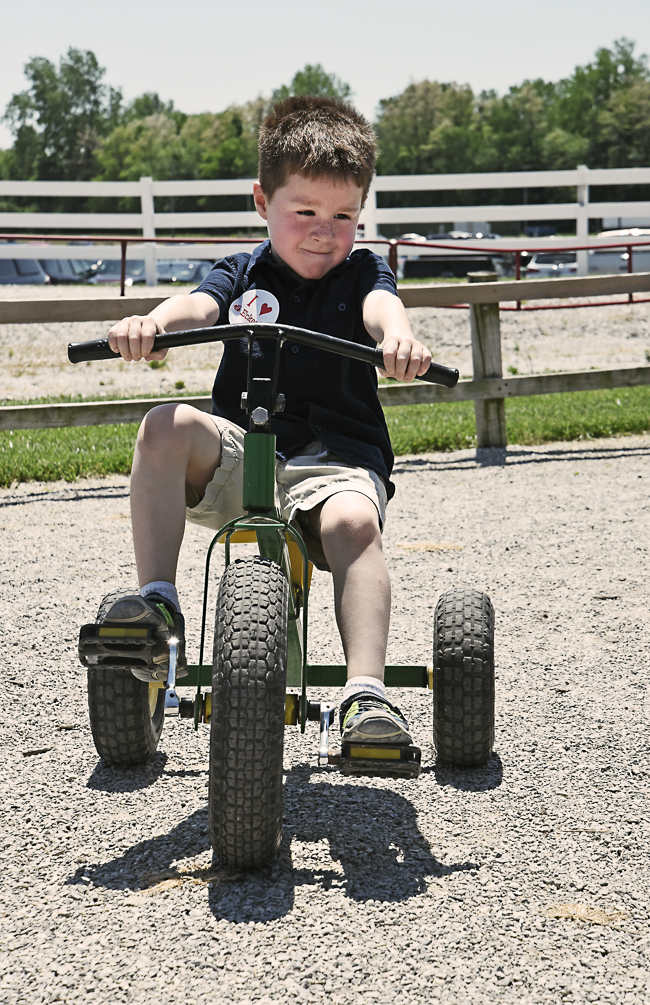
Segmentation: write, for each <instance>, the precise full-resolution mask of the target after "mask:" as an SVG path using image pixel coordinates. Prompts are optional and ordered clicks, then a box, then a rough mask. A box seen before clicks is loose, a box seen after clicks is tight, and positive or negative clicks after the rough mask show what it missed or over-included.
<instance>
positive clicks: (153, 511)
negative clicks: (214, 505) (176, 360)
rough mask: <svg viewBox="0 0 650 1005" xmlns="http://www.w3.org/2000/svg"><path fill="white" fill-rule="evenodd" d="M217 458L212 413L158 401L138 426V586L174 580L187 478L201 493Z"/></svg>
mask: <svg viewBox="0 0 650 1005" xmlns="http://www.w3.org/2000/svg"><path fill="white" fill-rule="evenodd" d="M220 461H221V437H220V435H219V430H218V429H217V427H216V425H215V424H214V421H213V420H212V418H211V417H210V416H209V415H208V414H206V413H205V412H200V411H199V410H198V409H197V408H192V407H191V406H190V405H158V406H157V407H156V408H153V409H152V410H151V411H150V412H149V413H148V414H147V415H146V416H145V418H144V420H143V422H142V425H141V426H140V430H139V432H138V440H137V443H136V447H135V454H134V457H133V473H132V475H131V521H132V525H133V545H134V549H135V561H136V566H137V569H138V582H139V585H140V586H144V585H145V584H146V583H151V582H154V581H164V582H167V583H174V582H175V581H176V566H177V563H178V553H179V551H180V547H181V543H182V541H183V533H184V530H185V506H186V503H185V484H186V483H187V484H188V485H190V486H191V487H192V488H193V489H195V490H196V491H197V492H198V494H199V495H200V496H203V494H204V493H205V489H206V487H207V485H208V484H209V483H210V481H211V480H212V477H213V475H214V472H215V470H216V468H218V467H219V464H220Z"/></svg>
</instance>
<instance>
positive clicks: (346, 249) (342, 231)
mask: <svg viewBox="0 0 650 1005" xmlns="http://www.w3.org/2000/svg"><path fill="white" fill-rule="evenodd" d="M253 197H254V199H255V205H256V207H257V211H258V213H259V214H260V216H261V217H263V219H264V220H266V221H267V224H268V228H269V237H270V239H271V245H272V248H273V251H274V253H275V255H276V256H277V257H278V258H280V259H281V260H282V261H283V262H284V264H285V265H288V266H289V268H290V269H293V271H294V272H296V273H297V274H298V275H299V276H302V278H303V279H321V278H322V277H323V276H324V275H326V273H328V272H329V271H330V269H333V268H335V267H336V266H337V265H340V264H341V262H343V261H345V259H346V258H347V257H348V255H349V254H350V251H351V250H352V246H353V244H354V238H355V236H356V232H357V223H358V220H359V213H360V212H361V202H362V199H363V190H362V189H360V188H359V187H358V186H357V185H355V184H354V183H353V182H347V181H346V182H339V181H334V180H333V179H331V178H327V177H323V178H307V177H305V176H304V175H301V174H292V175H289V178H288V180H287V183H286V184H285V185H283V186H282V188H279V189H277V191H276V192H275V193H274V195H273V196H272V197H271V199H267V198H266V196H265V195H264V192H263V191H262V188H261V186H260V185H259V183H258V182H256V183H255V187H254V189H253Z"/></svg>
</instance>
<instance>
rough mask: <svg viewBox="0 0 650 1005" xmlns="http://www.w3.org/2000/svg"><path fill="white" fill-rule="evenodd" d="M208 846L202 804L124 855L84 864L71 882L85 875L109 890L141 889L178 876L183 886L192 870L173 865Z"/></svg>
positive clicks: (135, 845)
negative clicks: (179, 868) (181, 871)
mask: <svg viewBox="0 0 650 1005" xmlns="http://www.w3.org/2000/svg"><path fill="white" fill-rule="evenodd" d="M122 791H124V790H122ZM209 847H210V841H209V838H208V810H207V807H202V808H201V809H200V810H196V811H195V812H194V813H192V814H191V815H190V816H189V817H187V818H186V819H185V820H181V822H180V823H179V824H177V825H176V826H175V827H173V828H172V829H171V830H170V831H169V833H167V834H159V835H157V836H156V837H152V838H147V839H145V840H143V841H138V843H137V844H134V845H133V846H132V847H131V848H128V849H127V850H126V851H125V852H124V854H123V855H118V856H116V857H115V858H112V859H110V861H108V862H105V863H104V864H103V865H84V866H81V867H80V868H79V869H77V870H76V871H75V873H74V874H73V875H72V876H70V877H69V879H68V883H75V882H77V881H78V879H79V877H80V876H82V875H85V876H88V877H89V878H90V880H91V881H92V882H93V883H94V884H95V885H96V886H103V887H105V888H106V889H108V890H116V889H117V890H122V889H127V890H142V889H147V888H150V887H151V886H152V883H154V882H161V881H162V882H164V880H166V879H169V878H173V877H175V876H178V878H179V882H178V884H177V885H179V886H180V885H181V882H182V880H184V879H190V880H191V879H192V877H193V873H186V872H183V873H177V871H176V870H174V869H172V868H171V865H172V862H176V861H177V860H180V859H185V858H196V857H197V856H198V855H201V854H202V853H203V852H204V851H206V849H207V848H209ZM199 871H200V872H204V871H205V870H199ZM152 892H155V891H152Z"/></svg>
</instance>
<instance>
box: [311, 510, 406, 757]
mask: <svg viewBox="0 0 650 1005" xmlns="http://www.w3.org/2000/svg"><path fill="white" fill-rule="evenodd" d="M310 523H311V526H312V529H313V530H314V531H315V532H316V533H317V534H318V536H319V537H320V538H321V542H322V545H323V551H324V553H325V557H326V559H327V564H328V565H329V567H330V569H331V570H332V577H333V579H334V605H335V610H336V621H337V624H338V626H339V631H340V633H341V640H342V642H343V651H344V652H345V659H346V664H347V668H348V683H347V685H346V687H345V690H344V692H343V701H342V703H341V710H340V723H341V734H342V740H343V741H344V742H346V741H357V742H359V741H365V742H375V743H376V742H383V743H400V744H404V743H406V744H409V743H411V742H412V741H411V736H410V734H409V731H408V725H407V723H406V720H405V719H404V716H403V715H402V714H401V712H400V711H399V709H398V708H396V707H395V706H394V705H392V704H391V703H390V702H389V701H388V700H387V699H386V690H385V688H384V683H383V681H384V668H385V663H386V645H387V642H388V628H389V623H390V577H389V575H388V568H387V566H386V561H385V559H384V553H383V549H382V542H381V531H380V528H379V515H378V513H377V508H376V506H375V505H374V503H373V502H372V501H371V500H370V499H369V498H368V497H367V496H365V495H363V494H362V493H361V492H353V491H349V492H338V493H336V495H333V496H330V497H329V499H326V500H325V502H324V503H323V504H322V506H319V507H316V508H315V509H314V510H313V511H312V512H311V513H310Z"/></svg>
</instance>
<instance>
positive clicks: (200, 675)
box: [68, 324, 494, 869]
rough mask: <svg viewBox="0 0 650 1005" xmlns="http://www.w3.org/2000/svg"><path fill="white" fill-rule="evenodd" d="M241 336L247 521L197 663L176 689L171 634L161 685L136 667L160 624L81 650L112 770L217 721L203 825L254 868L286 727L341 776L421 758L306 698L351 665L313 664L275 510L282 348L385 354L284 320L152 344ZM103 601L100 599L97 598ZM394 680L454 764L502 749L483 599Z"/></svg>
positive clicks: (232, 858)
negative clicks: (304, 736) (177, 722)
mask: <svg viewBox="0 0 650 1005" xmlns="http://www.w3.org/2000/svg"><path fill="white" fill-rule="evenodd" d="M261 338H271V339H274V340H275V342H276V348H275V360H274V367H273V375H272V377H270V378H269V377H260V376H256V375H255V354H254V343H255V341H256V340H257V339H261ZM229 339H246V341H247V343H248V382H247V388H246V391H244V392H243V394H242V399H241V407H242V409H243V410H244V411H245V412H246V413H247V414H248V416H249V432H248V433H246V435H245V438H244V489H243V500H242V510H243V513H242V515H241V516H239V517H237V518H236V519H234V520H231V521H230V522H228V523H226V524H225V525H224V526H223V527H221V529H220V530H219V531H218V532H217V533H216V534H215V535H214V537H213V539H212V542H211V544H210V546H209V548H208V552H207V557H206V563H205V577H204V587H203V613H202V620H201V636H200V644H199V656H198V663H196V664H190V665H188V667H187V671H188V673H187V676H186V677H183V678H182V685H183V687H184V688H185V687H191V688H193V689H195V692H194V697H193V698H190V697H180V696H179V694H178V692H177V689H176V658H177V645H176V641H175V640H174V639H170V642H169V649H170V654H169V655H170V658H169V673H168V676H167V680H166V681H157V682H154V683H147V682H144V681H141V680H138V679H137V678H136V677H134V676H133V674H132V673H131V669H130V668H131V667H133V666H136V665H137V664H138V662H144V661H146V660H147V658H148V655H149V652H150V649H151V645H152V640H151V638H150V636H151V632H152V629H150V628H149V629H147V628H137V627H135V628H125V627H124V625H117V624H115V625H112V624H111V623H110V622H109V621H107V620H106V619H105V617H102V609H101V608H100V612H99V615H98V618H97V620H96V621H95V622H93V623H91V624H87V625H84V626H83V627H82V629H81V632H80V639H79V655H80V659H81V662H82V663H83V664H84V665H85V666H86V667H87V670H88V705H89V713H90V725H91V730H92V735H93V740H94V743H95V747H96V749H97V752H98V753H99V755H100V756H101V757H102V758H103V759H104V760H105V761H106V762H107V763H110V764H114V765H122V766H131V765H134V764H139V763H143V762H144V761H146V760H147V759H148V758H149V757H151V756H152V754H153V753H154V752H155V750H156V748H157V745H158V741H159V739H160V735H161V732H162V728H163V723H164V719H165V715H166V714H175V715H178V716H179V717H180V718H187V719H190V720H192V721H193V723H194V728H195V729H198V728H199V724H200V723H209V724H210V731H211V732H210V777H209V824H210V836H211V843H212V847H213V849H214V852H215V854H216V856H217V858H218V859H219V860H220V862H221V863H222V864H223V865H224V866H226V867H232V868H236V869H253V868H259V867H261V866H263V865H264V864H265V863H267V862H268V861H270V860H271V859H272V858H273V857H274V856H275V854H276V853H277V850H278V848H279V845H280V841H281V838H282V762H283V742H284V730H285V728H286V727H296V726H298V727H299V728H300V730H301V732H302V733H304V732H305V728H306V724H307V722H308V721H311V720H313V721H316V722H318V723H319V741H318V754H317V763H318V764H319V765H328V764H329V765H335V766H336V767H337V768H338V770H339V771H341V772H342V773H343V774H344V775H347V776H370V777H389V778H417V777H418V775H419V774H420V770H421V751H420V749H419V748H418V747H416V746H412V745H394V746H390V745H387V744H385V743H382V744H376V745H373V744H370V743H363V744H361V743H359V744H351V743H346V744H342V746H341V747H340V749H338V748H337V747H336V746H335V745H334V744H333V743H332V742H331V740H330V727H331V725H332V722H333V719H334V706H333V705H332V704H331V703H330V702H323V701H312V700H311V699H310V689H313V688H334V687H337V688H340V687H342V686H343V685H344V684H345V681H346V677H347V673H346V667H345V666H344V665H343V666H339V665H329V664H324V663H309V662H308V659H307V653H308V647H307V636H308V608H309V587H310V582H311V574H312V564H311V562H310V561H309V556H308V553H307V548H306V545H305V543H304V541H303V538H302V536H301V534H300V532H299V530H298V529H297V528H296V527H295V526H293V525H292V524H291V523H288V522H287V521H285V520H283V519H281V517H280V514H279V512H278V510H277V509H276V504H275V460H276V452H275V436H274V434H273V433H272V431H271V421H272V418H273V416H274V414H276V413H277V412H280V411H281V410H282V409H283V407H284V399H283V396H282V395H281V394H278V393H277V385H278V375H279V366H280V354H281V352H282V347H283V345H284V343H285V342H291V343H300V344H303V345H307V346H314V347H316V348H318V349H322V350H325V351H328V352H334V353H339V354H342V355H345V356H349V357H350V358H352V359H360V360H363V361H365V362H367V363H368V364H369V365H371V366H378V367H381V366H382V365H383V355H382V351H381V349H374V348H372V347H369V346H363V345H359V344H356V343H352V342H346V341H344V340H342V339H338V338H334V337H332V336H329V335H324V334H321V333H318V332H310V331H307V330H306V329H302V328H293V327H290V326H288V325H280V324H255V325H250V326H243V325H241V324H235V325H222V326H216V327H212V328H200V329H196V330H191V331H185V332H174V333H170V334H162V335H158V336H156V339H155V342H154V346H153V350H152V351H156V350H159V349H165V348H171V347H174V346H182V345H195V344H198V343H205V342H217V341H224V342H225V341H227V340H229ZM68 356H69V359H70V361H71V362H73V363H78V362H81V361H83V360H103V359H113V358H115V359H119V358H120V357H119V356H118V355H117V354H116V353H114V352H113V351H112V350H111V348H110V346H109V344H108V340H106V339H100V340H97V341H93V342H82V343H73V344H71V345H70V346H69V347H68ZM418 379H420V380H425V381H428V382H431V383H439V384H442V385H444V386H447V387H453V386H455V384H456V382H457V381H458V371H457V370H451V369H449V368H447V367H444V366H440V365H439V364H437V363H431V365H430V368H429V370H428V371H427V372H426V373H425V374H424V375H423V376H422V377H420V378H418ZM217 543H222V544H223V545H224V547H225V571H224V573H223V576H222V577H221V582H220V584H219V591H218V596H217V602H216V616H215V629H214V646H213V659H212V662H206V660H205V648H206V625H207V620H208V611H209V592H210V582H211V576H210V566H211V559H212V555H213V552H214V549H215V546H216V545H217ZM237 543H256V544H257V549H258V554H257V555H255V556H254V557H247V558H243V559H237V560H233V558H232V546H233V545H235V544H237ZM107 600H110V598H105V601H104V603H105V604H106V601H107ZM385 684H386V686H387V687H390V688H393V687H399V688H412V687H417V688H429V689H430V690H431V691H432V692H433V741H434V746H435V750H436V753H437V757H438V759H439V760H440V761H441V762H443V763H447V764H450V765H454V766H457V767H471V766H474V765H478V764H481V763H484V762H485V761H487V760H488V758H489V756H490V753H491V751H492V746H493V742H494V612H493V609H492V604H491V602H490V599H489V597H488V596H487V595H486V594H485V593H482V592H480V591H479V590H474V589H470V588H465V587H456V588H454V589H451V590H448V591H446V592H445V593H443V594H442V596H441V597H440V598H439V600H438V602H437V604H436V608H435V614H434V627H433V655H432V659H431V660H429V659H427V661H426V662H423V663H422V664H419V665H417V666H411V665H405V666H387V667H386V668H385Z"/></svg>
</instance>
